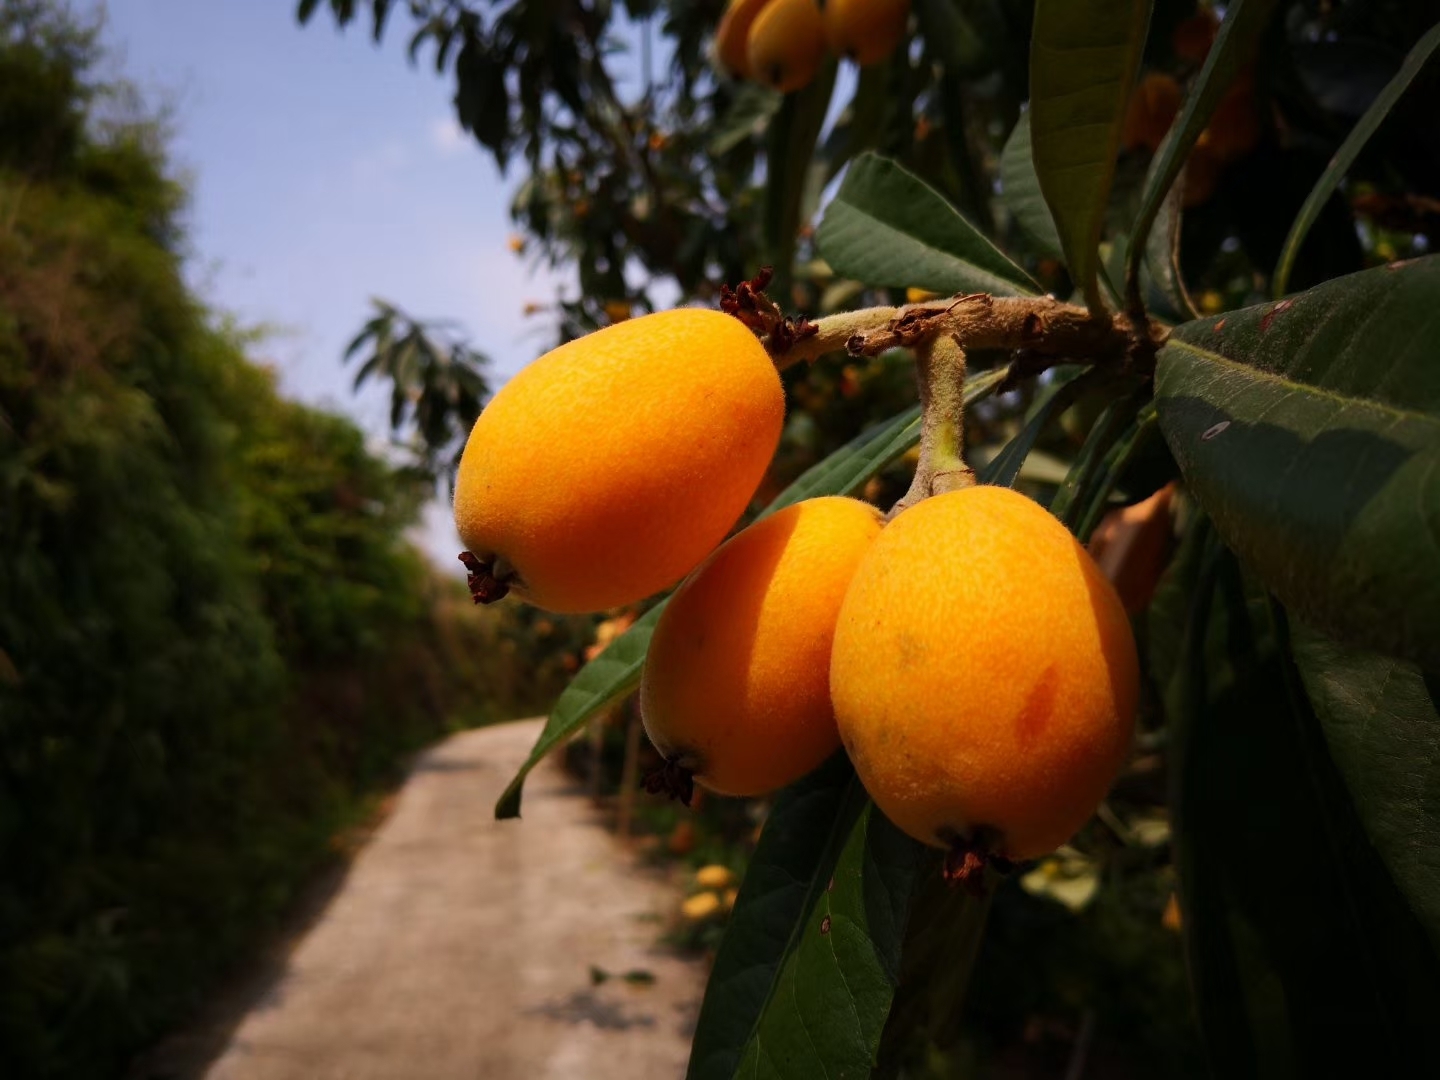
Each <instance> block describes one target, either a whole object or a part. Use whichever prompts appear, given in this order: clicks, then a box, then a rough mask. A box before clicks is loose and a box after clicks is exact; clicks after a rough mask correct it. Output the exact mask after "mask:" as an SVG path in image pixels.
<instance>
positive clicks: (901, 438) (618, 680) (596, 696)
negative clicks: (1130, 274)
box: [495, 368, 1008, 819]
mask: <svg viewBox="0 0 1440 1080" xmlns="http://www.w3.org/2000/svg"><path fill="white" fill-rule="evenodd" d="M1007 374H1008V369H1005V368H998V369H996V370H994V371H985V372H981V373H979V374H978V375H974V376H972V377H971V378H970V379H969V380H968V381H967V382H966V384H965V403H966V405H970V404H973V403H974V402H977V401H981V400H983V399H984V398H986V397H988V396H989V395H990V394H992V393H994V391H995V388H996V387H998V386H999V385H1000V384H1001V383H1002V382H1004V381H1005V376H1006V375H1007ZM919 441H920V409H919V407H918V406H917V407H915V408H911V409H907V410H905V411H904V412H902V413H900V414H899V415H898V416H894V417H891V418H890V419H889V420H887V421H885V422H884V423H883V424H877V425H875V426H874V427H872V428H867V429H866V430H865V431H862V432H861V433H860V434H859V435H857V436H855V438H853V439H851V440H850V441H849V442H848V443H846V444H845V445H844V446H842V447H841V448H840V449H839V450H836V451H835V452H834V453H833V454H831V455H830V456H829V457H827V458H826V459H825V460H824V461H821V462H819V463H818V464H816V465H814V466H812V467H811V468H809V469H807V470H806V471H805V472H804V473H803V474H802V475H801V476H800V478H799V479H797V480H796V481H795V482H794V483H793V484H791V485H790V486H789V487H787V488H786V489H785V490H784V491H782V492H781V493H780V494H779V495H777V496H776V497H775V499H774V501H773V502H771V503H770V505H769V506H767V507H766V508H765V509H764V510H762V511H761V512H760V514H759V515H757V517H756V520H757V521H758V520H759V519H760V518H763V517H768V516H769V515H771V514H773V513H775V512H776V511H777V510H782V509H784V508H785V507H787V506H791V505H793V504H794V503H797V502H801V501H802V500H804V499H813V498H816V497H817V496H820V495H853V494H855V492H857V491H859V490H860V489H861V488H863V487H864V486H865V484H866V483H867V482H868V481H869V480H870V478H871V477H873V476H875V475H877V474H878V473H880V472H882V471H883V470H884V469H886V468H888V467H889V466H890V465H892V464H894V462H895V461H897V460H898V459H899V458H900V457H901V456H902V455H904V453H905V452H906V451H907V450H909V449H910V448H911V447H912V446H914V445H915V444H916V443H918V442H919ZM664 606H665V605H664V603H663V602H662V603H660V604H657V605H656V606H655V607H654V608H652V609H651V610H650V611H647V612H646V613H645V614H644V615H643V616H641V617H640V618H639V619H637V620H636V622H635V624H634V625H633V626H631V627H630V629H628V630H626V631H625V633H623V634H621V635H620V636H619V637H618V638H616V639H615V640H614V641H613V642H611V643H610V647H609V648H607V649H606V650H605V651H604V652H602V653H601V654H600V655H599V656H597V657H596V658H595V659H594V660H592V661H590V663H588V664H586V665H585V666H584V667H583V668H581V669H580V671H579V673H578V674H576V676H575V678H574V679H572V680H571V681H570V685H569V686H567V687H566V688H565V690H564V692H563V693H561V695H560V699H559V700H558V701H557V702H556V703H555V708H554V709H553V710H552V711H551V713H550V717H549V719H547V720H546V721H545V727H544V729H543V730H542V731H541V732H540V738H539V739H537V740H536V742H535V747H534V749H533V750H531V751H530V756H529V757H528V758H526V760H525V764H523V765H522V766H521V767H520V771H519V772H517V773H516V774H515V778H514V779H513V780H511V781H510V784H509V786H508V787H506V789H505V791H504V792H503V793H502V794H501V796H500V799H499V801H498V802H497V803H496V804H495V816H496V817H497V818H502V819H503V818H512V817H518V816H519V815H520V793H521V789H522V788H523V787H524V785H525V777H527V776H528V775H530V770H532V769H533V768H535V766H536V765H538V764H539V763H540V762H541V761H542V760H543V759H544V757H545V755H546V754H548V753H549V752H550V751H551V750H553V749H555V747H557V746H559V745H560V744H561V743H563V742H565V740H567V739H569V738H570V737H571V736H572V735H574V734H575V732H576V731H578V730H579V729H580V727H581V725H583V724H584V723H585V721H587V720H589V719H590V717H592V716H594V715H595V714H596V713H598V712H599V711H600V710H601V709H603V708H605V706H607V705H609V704H610V703H611V702H613V701H616V700H618V699H619V698H622V697H624V696H625V695H626V694H629V693H631V692H632V691H633V690H634V689H635V688H636V687H638V686H639V685H640V674H641V672H642V671H643V670H644V667H645V653H646V651H647V650H648V649H649V647H650V637H651V635H652V634H653V633H654V632H655V624H656V622H658V621H659V619H660V611H661V610H662V609H663V608H664Z"/></svg>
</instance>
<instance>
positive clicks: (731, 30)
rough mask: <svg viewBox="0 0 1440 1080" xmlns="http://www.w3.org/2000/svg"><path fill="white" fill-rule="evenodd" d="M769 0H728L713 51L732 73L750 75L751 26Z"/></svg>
mask: <svg viewBox="0 0 1440 1080" xmlns="http://www.w3.org/2000/svg"><path fill="white" fill-rule="evenodd" d="M769 2H770V0H730V3H729V4H727V5H726V7H725V14H724V15H722V16H721V17H720V27H719V29H718V30H716V31H715V55H716V56H717V57H719V59H720V63H721V64H722V65H723V66H724V67H725V69H726V70H727V71H729V72H730V73H731V74H732V75H738V76H739V77H740V78H742V79H749V78H752V75H751V71H750V27H751V26H752V25H753V24H754V22H755V16H757V15H759V14H760V12H761V10H762V9H763V8H764V7H765V5H766V4H768V3H769Z"/></svg>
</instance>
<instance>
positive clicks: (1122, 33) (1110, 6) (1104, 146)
mask: <svg viewBox="0 0 1440 1080" xmlns="http://www.w3.org/2000/svg"><path fill="white" fill-rule="evenodd" d="M1149 24H1150V2H1149V0H1036V4H1035V29H1034V36H1033V37H1032V38H1031V42H1030V112H1029V118H1030V142H1031V154H1032V156H1033V158H1034V161H1035V172H1036V175H1037V176H1038V177H1039V181H1040V190H1041V191H1042V192H1043V193H1044V195H1045V202H1046V204H1047V205H1048V206H1049V207H1050V213H1051V215H1052V216H1053V217H1054V219H1055V227H1056V230H1057V232H1058V233H1059V236H1060V243H1061V245H1062V246H1063V247H1064V249H1065V263H1066V265H1067V266H1069V268H1070V276H1071V277H1072V278H1074V279H1075V284H1076V285H1077V286H1078V287H1079V288H1080V289H1081V291H1083V292H1084V294H1085V303H1086V304H1087V305H1088V306H1089V308H1090V310H1091V311H1094V312H1096V313H1097V314H1098V313H1101V312H1103V311H1104V307H1105V305H1104V303H1103V302H1102V301H1101V298H1100V286H1099V277H1098V274H1099V269H1100V256H1099V247H1100V231H1101V228H1102V227H1103V225H1104V224H1105V208H1106V206H1107V205H1108V203H1109V200H1110V185H1111V182H1112V181H1113V180H1114V178H1115V161H1116V159H1117V158H1118V156H1119V152H1120V130H1121V127H1122V125H1123V124H1124V122H1125V105H1126V102H1127V100H1128V99H1129V97H1130V90H1131V88H1132V87H1133V86H1134V84H1135V76H1136V73H1137V72H1138V71H1139V69H1140V56H1141V54H1142V53H1143V51H1144V49H1145V31H1146V29H1147V28H1148V26H1149Z"/></svg>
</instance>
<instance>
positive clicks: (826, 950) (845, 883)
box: [726, 778, 933, 1080]
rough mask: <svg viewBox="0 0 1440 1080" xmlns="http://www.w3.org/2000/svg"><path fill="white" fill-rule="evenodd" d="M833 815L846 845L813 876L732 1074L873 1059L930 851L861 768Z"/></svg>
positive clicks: (831, 1070) (809, 1073)
mask: <svg viewBox="0 0 1440 1080" xmlns="http://www.w3.org/2000/svg"><path fill="white" fill-rule="evenodd" d="M837 818H838V824H837V826H836V827H834V828H832V829H831V831H830V837H829V840H828V841H827V848H828V849H830V850H833V845H834V841H835V840H836V839H843V841H844V846H843V847H842V848H841V850H840V853H839V857H838V858H837V859H835V860H834V862H833V866H832V867H829V868H827V866H826V863H827V862H828V860H825V859H822V861H821V866H820V867H819V868H818V869H820V870H821V871H822V872H821V873H820V874H817V875H816V876H815V877H813V878H812V879H811V881H810V883H809V889H808V892H807V896H806V903H805V906H804V909H803V914H802V916H801V918H800V919H798V920H796V922H795V923H794V929H793V932H792V934H791V937H790V940H789V942H788V943H787V946H786V948H785V951H784V953H783V955H782V957H781V960H780V964H779V966H778V968H777V969H776V970H775V974H774V978H773V979H772V980H771V981H770V985H769V987H768V991H767V994H766V997H765V1000H764V1003H763V1005H762V1006H761V1009H760V1012H759V1015H758V1016H757V1017H756V1020H755V1024H754V1026H753V1028H752V1029H751V1032H750V1035H749V1038H748V1039H747V1041H746V1043H745V1046H744V1048H743V1049H742V1050H741V1053H740V1062H739V1065H738V1067H737V1068H736V1069H735V1073H734V1075H735V1076H736V1077H757V1078H758V1077H762V1076H764V1077H771V1076H773V1077H795V1078H796V1080H809V1078H810V1077H815V1076H867V1075H869V1073H870V1071H871V1069H872V1068H873V1066H874V1064H875V1058H876V1054H877V1051H878V1049H879V1045H880V1034H881V1032H882V1031H883V1030H884V1027H885V1019H886V1017H887V1016H888V1015H889V1013H890V1003H891V1000H892V999H893V997H894V993H895V986H896V983H897V981H898V973H899V967H900V950H901V943H902V941H903V939H904V935H905V924H906V920H907V918H908V916H909V908H910V898H911V894H912V892H913V890H914V886H915V882H916V878H917V873H918V871H919V870H920V868H921V867H922V866H930V867H931V868H932V869H933V860H929V861H927V860H925V859H924V858H923V856H924V854H925V848H924V846H923V845H921V844H919V843H917V842H916V841H914V840H912V839H910V838H909V837H908V836H906V835H905V834H904V833H902V832H900V830H899V829H897V828H895V826H894V825H892V824H890V822H889V821H888V820H886V818H885V815H883V814H882V813H880V811H879V810H877V809H875V806H874V804H873V803H871V802H870V799H869V797H868V796H866V794H865V789H864V788H863V787H861V786H860V782H859V780H858V778H857V779H854V780H852V782H851V784H850V786H849V789H848V790H847V792H846V794H845V799H844V802H843V803H842V804H841V807H840V809H839V812H838V815H837ZM848 821H853V822H854V824H853V826H849V827H847V825H846V823H847V822H848ZM817 839H818V838H817ZM726 936H727V938H728V937H729V934H728V933H727V935H726Z"/></svg>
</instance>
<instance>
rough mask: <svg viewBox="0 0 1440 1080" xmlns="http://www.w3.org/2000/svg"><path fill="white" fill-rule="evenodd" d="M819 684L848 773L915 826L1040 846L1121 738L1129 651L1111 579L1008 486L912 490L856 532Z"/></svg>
mask: <svg viewBox="0 0 1440 1080" xmlns="http://www.w3.org/2000/svg"><path fill="white" fill-rule="evenodd" d="M830 689H831V696H832V699H833V701H834V706H835V715H836V720H837V722H838V724H839V727H840V734H841V737H842V739H843V740H844V743H845V748H846V749H847V750H848V751H849V753H850V757H851V760H852V761H853V762H854V764H855V769H856V771H857V772H858V773H859V775H860V779H861V781H862V782H863V783H864V785H865V787H866V789H867V790H868V791H869V793H870V795H871V797H872V798H873V799H874V800H875V802H876V804H877V805H878V806H879V807H880V809H881V810H883V811H884V812H885V814H886V816H887V817H889V818H890V820H891V821H893V822H894V823H895V824H896V825H897V826H899V827H900V828H901V829H903V830H904V831H905V832H907V833H909V834H910V835H911V836H913V837H914V838H915V839H917V840H920V841H922V842H923V843H927V844H932V845H934V846H937V847H947V848H950V849H951V850H952V851H953V852H957V853H961V852H965V851H971V852H974V851H977V850H979V851H980V852H982V853H984V854H986V855H989V856H992V857H1001V858H1006V859H1028V858H1033V857H1036V856H1039V855H1043V854H1045V853H1046V852H1048V851H1051V850H1053V849H1054V848H1055V847H1057V846H1059V845H1060V844H1062V843H1064V842H1065V841H1066V840H1068V839H1069V838H1070V837H1071V836H1072V835H1073V834H1074V833H1075V831H1076V830H1077V829H1079V828H1080V826H1081V825H1083V824H1084V823H1085V821H1086V820H1087V819H1088V818H1089V816H1090V815H1091V814H1092V813H1093V812H1094V811H1095V808H1096V806H1097V805H1098V804H1099V802H1100V800H1101V799H1102V798H1103V797H1104V796H1105V793H1106V791H1108V790H1109V787H1110V784H1111V782H1112V781H1113V780H1114V779H1115V776H1116V773H1117V772H1118V771H1119V769H1120V766H1121V764H1122V763H1123V762H1124V760H1125V757H1126V755H1127V754H1128V752H1129V748H1130V740H1131V733H1132V727H1133V725H1134V717H1135V704H1136V697H1137V694H1138V668H1137V660H1136V653H1135V641H1134V637H1133V635H1132V633H1131V629H1130V623H1129V620H1128V619H1127V617H1126V615H1125V609H1124V608H1123V607H1122V606H1121V604H1120V600H1119V598H1118V597H1117V596H1116V595H1115V590H1114V588H1113V587H1112V586H1111V585H1110V583H1109V582H1108V581H1106V580H1105V577H1104V575H1103V574H1102V573H1101V572H1100V570H1099V568H1098V567H1097V566H1096V565H1095V563H1094V561H1093V560H1092V559H1091V558H1090V556H1089V555H1087V554H1086V553H1085V549H1084V548H1082V547H1081V546H1080V545H1079V544H1078V543H1077V542H1076V541H1075V538H1074V537H1073V536H1071V535H1070V533H1069V532H1068V531H1067V530H1066V529H1065V527H1064V526H1063V525H1061V524H1060V522H1059V521H1057V520H1056V519H1055V518H1053V517H1052V516H1051V515H1050V514H1049V513H1048V512H1046V511H1045V510H1044V509H1043V508H1042V507H1040V506H1039V505H1038V504H1036V503H1034V502H1032V501H1030V500H1029V499H1027V498H1025V497H1024V496H1023V495H1019V494H1017V493H1015V492H1014V491H1011V490H1010V489H1008V488H1000V487H988V486H980V487H970V488H964V489H961V490H959V491H953V492H949V493H947V494H944V495H937V496H935V497H933V498H930V499H926V500H925V501H924V502H921V503H918V504H916V505H915V506H912V507H911V508H909V509H908V510H906V511H904V512H903V513H902V514H900V516H899V517H897V518H895V519H894V520H893V521H892V522H891V523H890V524H889V525H888V526H887V527H886V528H885V530H884V531H883V532H882V533H881V534H880V537H879V538H878V539H877V540H876V541H875V543H874V544H873V545H871V547H870V550H869V552H868V553H867V554H866V556H865V558H864V560H863V561H862V563H861V564H860V568H859V569H858V570H857V571H856V574H855V579H854V583H853V584H852V585H851V587H850V591H849V593H848V594H847V595H846V597H845V603H844V606H843V607H842V608H841V611H840V619H839V622H838V624H837V626H836V631H835V646H834V651H833V654H832V659H831V667H830Z"/></svg>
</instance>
